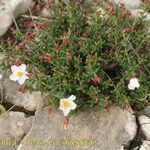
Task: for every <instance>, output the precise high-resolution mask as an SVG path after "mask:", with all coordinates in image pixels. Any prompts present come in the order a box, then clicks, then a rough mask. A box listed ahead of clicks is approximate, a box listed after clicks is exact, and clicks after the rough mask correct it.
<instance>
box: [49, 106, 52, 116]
mask: <svg viewBox="0 0 150 150" xmlns="http://www.w3.org/2000/svg"><path fill="white" fill-rule="evenodd" d="M52 111H53V110H52V108H51V107H48V114H49V115H50V114H51V113H52Z"/></svg>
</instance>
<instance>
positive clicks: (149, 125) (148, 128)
mask: <svg viewBox="0 0 150 150" xmlns="http://www.w3.org/2000/svg"><path fill="white" fill-rule="evenodd" d="M139 123H140V125H141V128H142V131H143V133H144V135H145V136H146V139H147V140H150V118H149V117H147V116H145V115H142V116H140V117H139Z"/></svg>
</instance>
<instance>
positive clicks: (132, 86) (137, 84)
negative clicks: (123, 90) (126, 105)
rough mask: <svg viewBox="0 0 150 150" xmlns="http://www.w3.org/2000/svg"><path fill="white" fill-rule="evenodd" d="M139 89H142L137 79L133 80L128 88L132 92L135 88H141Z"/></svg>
mask: <svg viewBox="0 0 150 150" xmlns="http://www.w3.org/2000/svg"><path fill="white" fill-rule="evenodd" d="M139 87H140V83H139V80H138V79H137V78H131V79H130V82H129V84H128V88H129V89H130V90H135V88H139Z"/></svg>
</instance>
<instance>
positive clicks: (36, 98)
mask: <svg viewBox="0 0 150 150" xmlns="http://www.w3.org/2000/svg"><path fill="white" fill-rule="evenodd" d="M9 74H10V73H5V74H3V76H4V77H3V79H2V80H1V81H0V85H1V89H3V90H4V93H5V102H10V103H12V104H15V105H16V106H20V107H23V108H24V109H26V110H28V111H34V110H36V108H37V106H38V105H39V103H40V101H42V99H43V96H42V94H41V92H38V91H37V92H32V93H30V92H26V93H22V92H19V91H18V89H19V87H20V85H19V84H18V83H16V82H14V81H11V80H10V79H9Z"/></svg>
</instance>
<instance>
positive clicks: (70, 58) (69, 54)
mask: <svg viewBox="0 0 150 150" xmlns="http://www.w3.org/2000/svg"><path fill="white" fill-rule="evenodd" d="M72 59H73V56H72V53H68V54H67V60H69V61H71V60H72Z"/></svg>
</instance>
